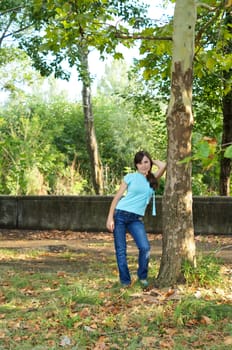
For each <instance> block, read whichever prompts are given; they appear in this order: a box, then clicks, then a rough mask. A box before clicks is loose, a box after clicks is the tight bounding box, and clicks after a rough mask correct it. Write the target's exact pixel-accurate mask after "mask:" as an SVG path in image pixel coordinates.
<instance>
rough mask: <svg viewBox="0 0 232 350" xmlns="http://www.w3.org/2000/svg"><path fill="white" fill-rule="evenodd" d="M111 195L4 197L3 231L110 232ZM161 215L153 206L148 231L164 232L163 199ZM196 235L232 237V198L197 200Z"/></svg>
mask: <svg viewBox="0 0 232 350" xmlns="http://www.w3.org/2000/svg"><path fill="white" fill-rule="evenodd" d="M112 198H113V197H111V196H0V228H10V229H34V230H35V229H36V230H47V229H48V230H49V229H57V230H74V231H89V232H90V231H94V232H100V231H106V228H105V222H106V217H107V214H108V210H109V206H110V203H111V201H112ZM156 207H157V216H156V217H152V215H151V207H150V206H149V207H148V209H147V212H146V215H145V224H146V229H147V231H148V232H153V233H161V232H162V197H158V196H157V198H156ZM193 220H194V230H195V233H196V234H218V235H220V234H232V197H194V198H193Z"/></svg>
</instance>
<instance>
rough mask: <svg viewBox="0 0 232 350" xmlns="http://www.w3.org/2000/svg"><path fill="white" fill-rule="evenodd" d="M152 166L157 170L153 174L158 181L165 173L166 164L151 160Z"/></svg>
mask: <svg viewBox="0 0 232 350" xmlns="http://www.w3.org/2000/svg"><path fill="white" fill-rule="evenodd" d="M152 164H153V165H155V166H156V167H157V168H158V170H157V171H156V172H155V173H154V175H155V177H156V178H157V179H159V178H160V177H161V176H162V175H163V174H164V172H165V170H166V168H167V164H166V162H162V161H161V160H158V159H156V160H152Z"/></svg>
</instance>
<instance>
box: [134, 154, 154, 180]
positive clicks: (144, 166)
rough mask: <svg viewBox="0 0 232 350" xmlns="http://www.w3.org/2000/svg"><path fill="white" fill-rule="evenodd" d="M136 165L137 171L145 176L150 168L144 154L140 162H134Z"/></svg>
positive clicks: (149, 163)
mask: <svg viewBox="0 0 232 350" xmlns="http://www.w3.org/2000/svg"><path fill="white" fill-rule="evenodd" d="M136 167H137V169H138V172H139V173H141V174H143V175H145V176H146V175H147V174H148V172H149V170H150V169H151V161H150V159H149V158H148V157H147V156H144V157H143V158H142V160H141V162H140V163H137V164H136Z"/></svg>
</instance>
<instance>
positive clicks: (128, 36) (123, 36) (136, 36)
mask: <svg viewBox="0 0 232 350" xmlns="http://www.w3.org/2000/svg"><path fill="white" fill-rule="evenodd" d="M115 37H116V38H119V39H134V40H139V39H143V40H172V37H171V36H151V35H140V34H123V33H115Z"/></svg>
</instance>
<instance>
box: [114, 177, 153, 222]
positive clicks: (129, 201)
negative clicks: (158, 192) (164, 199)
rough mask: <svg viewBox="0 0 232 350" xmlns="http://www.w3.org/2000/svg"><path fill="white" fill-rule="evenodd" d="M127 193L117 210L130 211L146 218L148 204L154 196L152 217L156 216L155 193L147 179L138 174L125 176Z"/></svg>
mask: <svg viewBox="0 0 232 350" xmlns="http://www.w3.org/2000/svg"><path fill="white" fill-rule="evenodd" d="M123 180H124V181H125V182H126V184H127V193H126V195H125V197H122V198H121V199H120V201H119V202H118V204H117V206H116V209H120V210H125V211H129V212H130V213H135V214H138V215H141V216H144V214H145V210H146V208H147V205H148V203H149V202H150V199H151V197H152V195H153V210H152V215H156V209H155V191H154V190H153V189H152V188H151V187H150V184H149V182H148V181H147V179H146V177H145V176H144V175H142V174H140V173H138V172H136V173H130V174H127V175H126V176H124V178H123Z"/></svg>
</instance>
